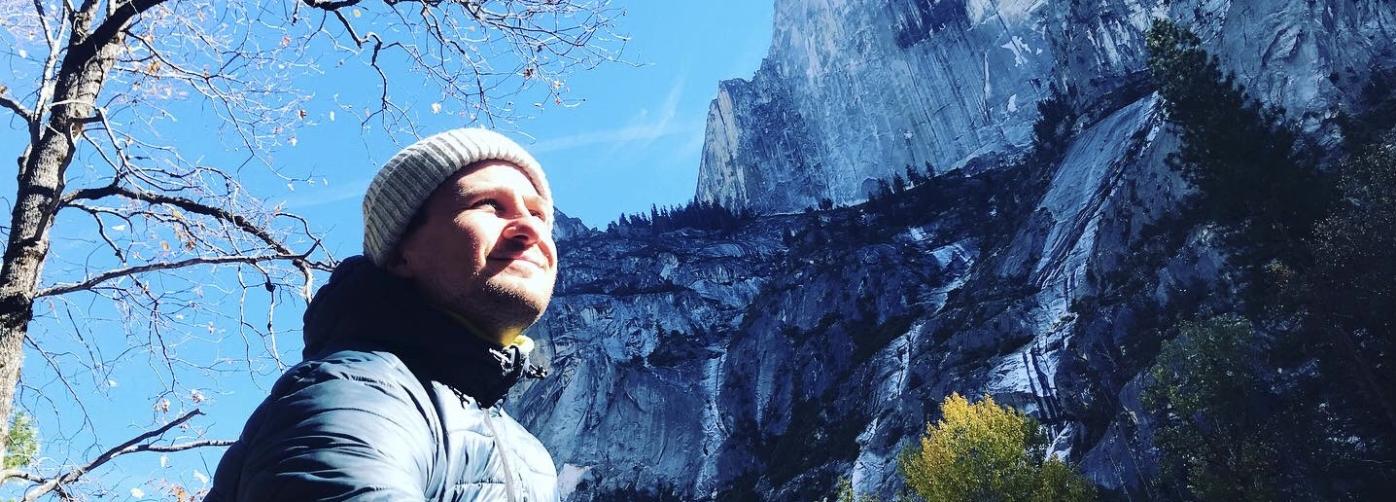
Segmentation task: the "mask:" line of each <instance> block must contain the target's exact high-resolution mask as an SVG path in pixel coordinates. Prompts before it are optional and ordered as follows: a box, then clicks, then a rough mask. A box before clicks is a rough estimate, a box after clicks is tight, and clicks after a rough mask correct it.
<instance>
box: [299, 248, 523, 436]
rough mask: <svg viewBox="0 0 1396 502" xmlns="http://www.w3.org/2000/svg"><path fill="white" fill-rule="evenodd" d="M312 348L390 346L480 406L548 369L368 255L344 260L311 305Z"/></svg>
mask: <svg viewBox="0 0 1396 502" xmlns="http://www.w3.org/2000/svg"><path fill="white" fill-rule="evenodd" d="M304 337H305V350H304V351H302V356H303V357H304V358H305V359H312V358H315V357H318V356H322V355H326V354H329V353H331V352H334V351H337V350H343V349H361V350H385V351H388V352H391V353H393V354H394V355H396V356H397V357H398V358H399V359H402V361H403V362H404V363H406V364H407V367H408V368H410V369H411V370H412V372H413V373H416V374H417V375H418V377H424V378H430V379H432V380H437V381H440V382H442V383H445V384H446V385H448V386H451V387H452V388H454V389H456V390H457V391H459V392H461V393H463V394H465V395H468V396H470V397H471V398H473V399H474V400H475V401H476V402H478V403H479V404H480V406H482V407H485V408H488V407H491V406H494V405H495V404H496V403H498V402H499V401H500V400H502V399H503V398H504V396H505V395H506V394H508V392H509V388H510V387H513V386H514V384H515V383H517V382H518V381H519V379H520V378H521V377H522V376H523V375H524V374H526V373H527V374H528V376H532V377H541V376H542V375H543V371H542V370H540V369H538V368H537V367H536V366H531V365H529V363H528V354H527V353H525V352H523V351H521V350H519V348H518V347H517V346H509V347H505V346H502V345H499V344H495V343H491V342H488V341H486V340H484V339H481V338H480V337H478V336H475V334H473V333H471V332H470V331H469V329H468V328H466V327H465V326H464V325H462V324H460V323H459V322H456V321H455V320H454V319H452V318H451V316H450V315H448V314H446V313H445V312H442V311H440V310H437V309H436V308H433V307H431V306H430V305H429V304H428V303H427V301H426V299H425V298H423V297H422V295H421V294H420V293H418V292H417V291H416V288H415V287H413V285H412V283H411V282H409V281H407V280H405V279H402V278H399V277H397V276H394V275H392V274H390V273H388V272H387V271H385V270H383V269H381V268H379V267H378V266H376V265H374V264H373V262H371V261H369V260H368V259H367V258H365V257H363V256H354V257H351V258H349V259H346V260H344V261H343V262H341V263H340V264H339V266H338V267H336V268H335V270H334V272H333V273H332V274H331V275H330V281H329V283H327V284H325V285H324V286H323V287H321V288H320V290H319V291H317V292H316V293H315V298H314V299H313V300H311V302H310V306H309V307H308V308H307V309H306V311H305V335H304Z"/></svg>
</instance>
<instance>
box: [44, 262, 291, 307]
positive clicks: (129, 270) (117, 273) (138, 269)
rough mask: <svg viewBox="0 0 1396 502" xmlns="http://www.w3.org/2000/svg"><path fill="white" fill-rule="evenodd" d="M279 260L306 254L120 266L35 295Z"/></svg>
mask: <svg viewBox="0 0 1396 502" xmlns="http://www.w3.org/2000/svg"><path fill="white" fill-rule="evenodd" d="M278 260H280V261H290V262H297V263H302V262H304V261H305V255H293V254H270V255H257V256H242V255H239V256H212V257H197V258H189V259H184V260H178V261H170V262H157V263H147V264H144V265H135V266H131V267H125V268H119V269H116V270H109V271H107V272H103V273H101V274H97V275H96V276H93V277H89V278H87V279H85V280H83V281H80V282H76V283H72V284H61V285H58V286H53V287H50V288H45V289H41V290H39V291H38V292H37V293H35V294H34V297H35V298H41V297H45V296H56V295H62V294H67V293H72V292H74V291H85V290H89V289H92V288H93V287H95V286H97V285H98V284H101V283H104V282H107V281H110V280H112V279H117V278H121V277H128V276H133V275H136V274H144V273H147V272H156V271H161V270H175V269H180V268H186V267H193V266H198V265H220V264H227V263H244V264H254V263H262V262H269V261H278Z"/></svg>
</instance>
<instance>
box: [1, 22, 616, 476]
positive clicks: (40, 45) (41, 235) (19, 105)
mask: <svg viewBox="0 0 1396 502" xmlns="http://www.w3.org/2000/svg"><path fill="white" fill-rule="evenodd" d="M616 15H618V12H617V10H616V9H614V8H612V7H611V6H610V5H609V3H608V2H605V1H600V2H589V1H582V0H494V1H490V0H381V1H362V0H300V1H291V0H286V1H281V2H274V1H265V2H220V1H213V0H105V1H103V0H81V1H80V2H79V0H0V27H3V28H4V29H5V30H6V33H4V34H0V36H8V37H9V38H10V40H11V42H12V43H11V44H10V48H9V49H8V51H9V52H8V54H7V55H8V57H9V61H10V65H9V66H10V68H9V70H10V73H9V74H8V75H5V74H0V107H3V108H5V109H8V111H9V112H10V113H11V114H12V118H11V122H10V124H11V130H12V131H16V132H18V133H21V134H22V135H24V136H25V138H24V139H25V140H26V141H25V142H24V146H23V149H22V151H21V152H18V153H19V155H18V159H17V160H18V162H17V168H18V172H17V180H18V185H17V191H16V193H15V195H14V198H13V200H12V201H7V202H12V207H11V218H10V224H9V227H8V228H7V229H5V230H7V231H8V234H7V235H6V247H5V252H4V258H3V259H4V264H3V268H0V457H3V453H4V447H5V445H4V441H5V438H6V437H7V433H8V427H9V421H8V420H3V418H7V417H10V416H11V415H12V410H13V407H14V403H15V398H16V393H17V392H21V391H23V390H24V389H26V388H33V387H30V386H26V385H25V384H24V382H21V381H20V369H21V366H22V364H23V363H24V354H25V353H26V352H28V353H29V354H30V355H31V356H32V355H38V356H39V358H40V359H42V360H43V362H44V363H45V364H47V365H49V366H51V367H52V372H53V374H54V375H56V376H55V378H56V380H57V381H59V383H60V384H61V385H60V387H62V388H66V389H68V391H67V392H65V393H64V394H65V395H62V396H44V397H43V399H48V400H55V399H56V400H71V401H75V402H78V404H79V406H80V405H81V400H82V399H83V396H82V395H81V394H82V393H81V392H80V391H78V390H76V389H75V387H74V386H73V385H72V384H71V382H70V381H69V379H76V378H88V379H98V380H101V379H103V378H104V377H103V375H105V374H106V373H107V372H110V371H111V370H110V368H111V367H112V366H113V365H114V364H116V363H118V362H120V361H121V360H123V358H127V357H129V355H130V354H129V352H130V351H129V350H123V351H119V353H118V354H115V355H113V354H110V353H108V352H104V351H102V350H98V349H97V348H95V347H99V346H101V345H102V344H103V341H102V340H101V338H103V337H108V338H110V337H115V336H120V337H124V339H125V340H124V345H125V346H127V347H131V346H139V347H142V348H143V349H144V352H147V353H149V354H151V355H152V356H151V366H152V368H154V369H155V370H156V371H157V372H159V373H160V375H161V376H160V377H159V381H160V382H161V385H162V386H163V387H164V388H162V389H157V390H156V391H155V394H156V396H157V397H159V399H160V401H158V402H161V403H164V405H163V406H164V407H165V410H163V411H165V412H169V411H170V410H169V407H170V405H169V404H168V403H169V401H168V399H171V398H175V397H178V396H187V395H188V392H186V391H188V389H186V388H182V387H181V385H180V383H179V379H180V377H181V375H182V374H183V372H184V371H186V370H196V371H204V372H226V371H234V370H237V369H238V368H239V367H242V368H243V369H251V368H253V367H254V360H257V361H260V360H261V359H264V358H270V359H271V360H272V361H273V366H274V367H277V368H280V367H281V363H280V359H279V351H278V350H277V349H276V345H275V344H276V331H275V323H274V320H275V318H276V314H275V309H276V307H277V305H278V303H279V302H282V301H286V300H287V299H299V301H305V300H308V298H309V295H310V293H311V290H312V284H313V280H314V278H315V274H316V272H317V271H327V270H330V269H331V268H332V267H333V265H334V263H335V259H334V257H333V256H331V255H330V253H329V252H328V251H327V250H326V248H325V246H324V245H323V244H322V242H321V239H320V237H319V236H318V235H317V234H316V233H315V232H314V231H313V225H311V224H309V223H308V222H307V221H305V219H304V218H302V217H299V216H296V215H294V214H290V213H288V212H286V211H284V210H283V209H282V208H281V207H276V206H270V205H269V204H267V203H265V202H264V201H265V200H266V199H265V198H264V197H266V196H267V195H274V194H256V193H253V190H252V188H255V187H265V186H282V185H286V186H295V185H296V184H312V183H316V182H317V180H318V179H317V177H316V176H314V175H313V174H312V173H304V172H292V170H289V169H285V168H283V167H282V166H279V165H278V164H277V163H276V161H275V160H274V158H273V156H272V152H275V151H276V150H277V149H278V148H281V147H285V146H294V145H295V144H296V142H297V139H296V138H297V136H296V131H297V130H298V129H299V128H301V127H304V126H305V125H306V124H307V122H308V121H310V120H312V118H310V117H308V114H307V112H306V103H307V102H308V101H310V100H311V99H313V93H311V92H309V91H307V90H304V88H305V87H307V83H308V82H310V81H311V80H313V79H314V78H316V77H318V76H320V75H325V74H329V73H331V72H336V71H338V72H350V70H346V69H344V68H343V67H346V66H348V67H351V68H352V67H353V66H354V64H357V65H358V66H359V67H360V68H361V69H366V70H367V72H366V73H365V74H367V75H371V80H373V81H372V82H371V84H372V86H373V88H374V89H375V90H374V92H373V94H375V97H374V98H372V99H369V100H367V102H361V103H337V104H338V105H339V106H340V108H341V109H342V110H344V111H345V112H346V115H347V116H346V118H350V117H352V118H353V119H354V120H360V121H362V125H363V126H364V128H365V130H368V129H369V128H372V129H375V130H380V131H384V132H386V133H387V134H389V135H392V136H394V137H397V136H406V137H408V138H410V137H413V136H415V135H417V131H416V128H415V126H414V123H415V121H414V117H415V113H414V112H412V111H410V107H409V106H407V105H404V103H402V102H401V101H400V100H399V99H396V98H395V95H394V92H395V91H398V92H403V93H404V94H407V93H409V92H415V93H421V92H423V91H422V82H423V81H426V82H429V83H431V84H432V85H431V86H430V87H429V88H430V89H432V91H431V92H433V93H437V94H438V96H434V97H435V98H436V99H435V100H434V102H433V103H432V105H431V106H432V111H433V112H435V111H438V110H440V109H441V108H442V107H444V108H447V109H451V110H455V111H456V112H457V113H458V114H459V115H460V116H461V117H460V118H461V120H462V121H463V122H466V123H484V124H486V125H491V126H495V127H500V126H505V125H507V124H509V123H512V121H513V120H515V119H517V118H518V117H520V116H523V115H525V114H526V113H528V112H529V111H530V110H531V109H533V108H541V107H548V106H572V105H573V104H575V103H574V102H572V101H570V100H569V99H568V97H567V96H566V94H565V92H566V89H567V86H566V83H565V80H564V78H565V77H566V76H567V75H569V74H570V73H571V72H574V71H576V70H580V69H589V68H592V67H594V66H596V65H598V64H601V63H604V62H607V61H615V60H617V59H618V57H619V55H620V50H621V49H622V48H623V45H624V41H625V39H624V38H623V37H621V36H618V35H615V34H614V33H612V32H611V29H612V27H613V16H616ZM0 50H4V49H0ZM0 55H6V54H0ZM404 86H405V87H404ZM191 103H194V104H191ZM189 110H198V113H197V116H189V115H190V114H189V113H188V112H189ZM0 113H3V112H0ZM331 113H333V112H331ZM181 114H183V115H184V116H181ZM178 120H184V121H190V120H198V121H200V122H202V123H205V124H208V125H212V126H213V127H216V129H214V130H216V131H218V136H219V137H221V138H222V143H221V144H222V146H223V147H224V148H228V149H233V150H236V151H238V152H241V155H243V157H242V159H243V160H242V161H240V162H237V163H235V164H232V165H219V164H216V163H210V162H206V161H204V160H203V159H205V158H207V157H208V155H207V152H205V151H200V150H198V149H197V148H198V147H197V146H191V145H187V144H181V143H180V142H178V141H175V140H173V139H171V138H172V137H176V136H177V135H175V134H172V133H171V131H172V130H173V129H175V128H180V127H184V126H182V125H177V124H176V121H178ZM204 148H207V145H205V146H204ZM64 239H66V240H64ZM55 242H66V244H64V245H63V247H61V248H55V247H54V245H55ZM211 296H217V297H218V298H220V299H221V298H232V299H234V300H235V301H236V307H235V308H229V307H227V306H226V305H224V304H222V302H221V301H218V302H210V297H211ZM210 303H218V304H217V305H210ZM230 312H231V313H230ZM39 321H44V322H49V323H50V325H51V328H50V329H46V330H44V332H43V333H36V332H34V331H33V330H32V329H33V327H34V323H36V322H39ZM96 325H101V326H104V328H103V329H101V330H98V329H96V328H94V326H96ZM113 326H115V327H119V330H116V331H118V332H119V333H120V334H115V335H114V334H112V333H111V331H112V330H110V329H108V328H111V327H113ZM219 326H223V327H224V328H223V329H221V330H220V329H219V328H218V327H219ZM216 331H217V332H220V333H234V334H235V335H236V338H237V339H240V340H241V341H242V342H243V346H244V351H243V353H242V354H240V355H239V357H235V358H226V357H220V358H217V359H216V360H211V361H210V360H203V361H200V360H190V359H187V358H186V357H184V356H183V355H182V354H183V353H182V352H181V350H180V346H181V345H182V344H186V343H194V342H207V341H212V342H218V341H219V340H220V339H219V338H218V337H216V336H213V335H214V333H215V332H216ZM201 332H202V333H205V334H206V335H207V336H202V335H200V334H199V333H201ZM60 337H63V338H65V340H66V341H64V347H69V346H76V347H82V348H84V349H83V350H81V351H74V350H67V349H62V350H56V349H52V348H51V347H50V343H56V342H54V340H56V339H58V338H60ZM77 352H84V353H77ZM238 361H241V363H242V364H243V365H242V366H239V365H238V364H237V362H238ZM185 400H187V399H185ZM200 400H201V399H200V398H199V396H198V395H197V389H196V390H195V391H194V397H193V401H194V403H195V404H197V403H198V402H199V401H200ZM191 417H192V415H191V414H184V415H182V416H180V418H178V419H175V420H173V421H166V422H165V423H164V424H163V425H160V426H158V427H155V428H153V429H151V430H150V431H149V432H146V433H142V434H140V435H138V436H136V438H135V439H133V440H131V441H128V442H127V443H123V444H122V445H121V446H118V447H117V448H115V449H108V450H105V451H103V452H102V453H101V454H99V455H98V456H97V457H96V459H95V460H88V461H85V462H77V463H73V464H70V465H67V466H65V467H64V468H61V469H57V470H55V471H54V472H55V474H49V475H44V474H41V473H35V472H29V471H23V470H9V471H5V472H4V473H3V475H0V479H9V478H17V479H22V480H28V481H30V482H33V483H35V486H34V487H33V488H32V489H31V490H30V492H29V495H31V496H35V497H36V496H39V495H42V494H45V493H58V494H60V495H61V494H63V493H64V486H66V485H69V484H71V483H73V482H74V481H76V480H77V478H78V477H80V476H82V475H83V474H84V473H86V472H88V471H90V469H91V468H94V467H96V466H100V465H102V464H103V463H105V462H106V461H107V460H110V459H111V458H113V457H115V456H116V455H118V454H124V453H131V452H137V451H152V449H151V447H150V446H140V445H143V444H147V445H148V444H149V443H147V442H146V441H147V440H151V439H153V438H156V437H160V436H161V435H163V434H164V433H165V432H167V431H168V430H169V427H173V426H174V425H181V426H182V427H183V426H187V424H185V422H186V421H187V420H188V419H189V418H191ZM83 420H85V421H86V420H90V419H89V418H86V417H84V418H83ZM218 444H223V443H222V442H220V441H214V440H199V441H197V442H194V443H188V445H191V447H192V446H204V445H218ZM29 498H32V497H29Z"/></svg>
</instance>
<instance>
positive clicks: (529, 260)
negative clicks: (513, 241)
mask: <svg viewBox="0 0 1396 502" xmlns="http://www.w3.org/2000/svg"><path fill="white" fill-rule="evenodd" d="M489 259H491V260H494V261H505V262H513V261H521V262H524V263H528V264H530V265H533V266H535V267H538V268H539V269H543V270H547V268H548V267H546V266H544V265H543V263H542V260H537V259H534V258H531V257H528V256H524V255H517V256H491V257H489Z"/></svg>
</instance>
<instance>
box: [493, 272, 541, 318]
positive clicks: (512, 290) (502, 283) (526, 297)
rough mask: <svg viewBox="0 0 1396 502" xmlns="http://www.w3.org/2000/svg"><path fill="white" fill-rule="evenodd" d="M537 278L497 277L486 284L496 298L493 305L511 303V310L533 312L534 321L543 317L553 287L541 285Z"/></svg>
mask: <svg viewBox="0 0 1396 502" xmlns="http://www.w3.org/2000/svg"><path fill="white" fill-rule="evenodd" d="M540 282H542V281H539V280H538V279H537V278H521V277H501V276H495V277H493V278H491V279H490V280H489V281H488V282H487V283H486V289H488V290H489V291H490V292H491V293H493V294H492V295H491V296H494V297H495V302H492V303H509V304H512V305H510V306H509V310H517V311H520V312H532V313H533V317H534V319H537V317H538V316H541V315H543V311H544V310H545V309H547V308H548V300H550V299H551V298H552V287H551V285H544V284H540Z"/></svg>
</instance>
